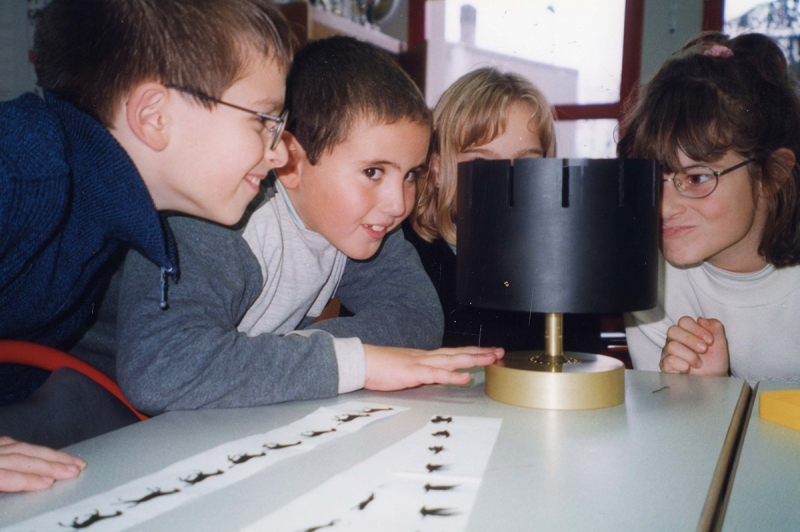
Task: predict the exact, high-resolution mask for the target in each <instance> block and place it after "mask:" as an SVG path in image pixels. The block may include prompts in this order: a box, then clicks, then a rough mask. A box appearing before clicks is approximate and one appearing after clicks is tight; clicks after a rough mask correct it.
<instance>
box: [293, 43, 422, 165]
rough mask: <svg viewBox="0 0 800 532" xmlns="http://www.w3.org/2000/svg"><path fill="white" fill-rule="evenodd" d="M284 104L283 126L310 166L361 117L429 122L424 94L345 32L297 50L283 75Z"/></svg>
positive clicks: (394, 66)
mask: <svg viewBox="0 0 800 532" xmlns="http://www.w3.org/2000/svg"><path fill="white" fill-rule="evenodd" d="M286 108H287V109H288V110H289V121H288V123H287V124H286V130H287V131H289V132H290V133H291V134H292V135H294V136H295V137H296V138H297V140H298V142H299V143H300V145H301V146H303V149H304V150H305V152H306V156H307V157H308V160H309V162H310V163H311V164H316V163H317V161H318V160H319V158H320V157H321V156H322V154H323V153H325V152H330V151H331V150H333V149H334V148H335V147H336V146H337V145H338V144H340V143H342V142H344V141H345V139H346V138H347V135H348V134H349V133H350V129H351V128H352V127H353V125H354V124H355V123H356V121H358V120H360V119H367V120H370V121H374V122H375V123H380V122H383V123H388V124H392V123H395V122H398V121H400V120H408V121H411V122H417V123H419V124H422V125H423V126H425V127H427V128H430V124H431V118H430V111H429V110H428V106H427V105H426V104H425V99H424V98H423V97H422V93H421V92H420V90H419V89H418V88H417V86H416V85H414V82H413V81H412V80H411V78H410V77H408V74H406V73H405V72H404V71H403V70H402V69H401V68H400V66H399V65H398V64H397V63H396V62H395V60H394V59H393V58H392V57H391V56H390V55H389V54H388V53H386V52H384V51H383V50H381V49H379V48H377V47H375V46H373V45H371V44H369V43H366V42H362V41H358V40H356V39H353V38H352V37H344V36H337V37H328V38H327V39H320V40H317V41H311V42H310V43H308V44H307V45H305V46H304V47H303V48H301V49H300V50H299V51H298V52H297V54H296V55H295V57H294V61H293V62H292V68H291V69H290V71H289V76H288V77H287V78H286Z"/></svg>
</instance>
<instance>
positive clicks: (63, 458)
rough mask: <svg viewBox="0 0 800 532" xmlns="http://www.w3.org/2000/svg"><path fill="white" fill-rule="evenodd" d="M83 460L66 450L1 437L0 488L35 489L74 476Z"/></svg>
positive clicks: (6, 489)
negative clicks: (65, 451)
mask: <svg viewBox="0 0 800 532" xmlns="http://www.w3.org/2000/svg"><path fill="white" fill-rule="evenodd" d="M85 467H86V462H84V461H83V460H81V459H80V458H77V457H74V456H70V455H68V454H67V453H64V452H61V451H56V450H54V449H49V448H47V447H41V446H39V445H32V444H30V443H24V442H18V441H16V440H14V439H12V438H9V437H7V436H2V437H0V491H38V490H42V489H47V488H49V487H50V486H52V485H53V482H55V481H56V480H65V479H69V478H74V477H76V476H78V475H79V474H80V472H81V471H82V470H83V469H84V468H85Z"/></svg>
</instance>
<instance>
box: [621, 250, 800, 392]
mask: <svg viewBox="0 0 800 532" xmlns="http://www.w3.org/2000/svg"><path fill="white" fill-rule="evenodd" d="M658 299H659V304H658V306H657V307H656V308H654V309H652V310H647V311H641V312H634V313H631V314H626V315H625V326H626V329H625V330H626V334H627V337H628V348H629V350H630V354H631V360H632V362H633V367H634V368H636V369H643V370H654V371H658V369H659V366H658V363H659V361H660V360H661V350H662V349H663V347H664V345H665V344H666V334H667V329H668V328H669V327H670V326H672V325H675V324H676V323H677V322H678V320H679V319H680V318H681V317H683V316H689V317H691V318H694V319H697V318H698V317H703V318H708V319H712V318H716V319H718V320H719V321H721V322H722V324H723V326H724V327H725V334H726V336H727V339H728V351H729V354H730V370H731V374H732V375H733V376H734V377H739V378H742V379H746V380H748V381H758V380H778V381H790V382H800V266H792V267H788V268H782V269H779V270H778V269H775V267H774V266H772V265H768V266H767V267H765V268H764V269H762V270H761V271H758V272H753V273H731V272H728V271H725V270H721V269H719V268H716V267H714V266H712V265H710V264H708V263H706V262H703V263H700V264H695V265H692V266H688V267H675V266H672V265H670V264H669V263H667V262H666V261H664V259H663V257H660V264H659V298H658Z"/></svg>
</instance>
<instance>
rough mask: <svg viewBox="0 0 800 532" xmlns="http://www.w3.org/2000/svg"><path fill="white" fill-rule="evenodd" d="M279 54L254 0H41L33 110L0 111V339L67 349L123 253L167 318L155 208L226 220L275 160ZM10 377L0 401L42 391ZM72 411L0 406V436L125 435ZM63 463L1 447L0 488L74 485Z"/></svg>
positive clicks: (56, 442) (164, 255)
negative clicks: (144, 266)
mask: <svg viewBox="0 0 800 532" xmlns="http://www.w3.org/2000/svg"><path fill="white" fill-rule="evenodd" d="M292 52H293V50H292V45H291V33H290V30H289V27H288V24H287V23H286V21H285V19H284V18H283V17H282V16H281V14H280V12H279V11H277V10H276V8H274V7H273V6H272V5H271V4H270V2H268V1H267V0H172V1H169V2H164V1H161V0H54V1H53V2H52V3H51V4H50V5H49V6H48V7H47V8H46V9H45V11H44V14H43V18H42V19H41V20H40V21H39V23H38V28H37V31H36V34H35V43H34V62H35V67H36V73H37V76H38V83H39V85H40V87H41V88H42V89H43V91H44V98H43V99H41V98H38V97H37V96H35V95H33V94H26V95H23V96H21V97H20V98H18V99H16V100H13V101H10V102H5V103H2V104H0V235H2V236H1V237H0V301H2V305H0V338H3V339H17V340H27V341H32V342H37V343H40V344H45V345H48V346H52V347H57V348H60V349H69V347H70V345H71V344H72V343H73V342H74V337H75V334H76V333H77V331H78V330H79V329H80V328H81V327H82V326H83V325H84V323H85V322H86V321H87V319H88V318H89V317H90V316H91V315H92V314H93V312H94V307H95V304H96V303H98V302H99V301H100V296H101V292H102V287H103V286H104V284H105V281H106V280H107V279H108V278H109V275H110V273H111V271H113V269H114V268H115V266H116V265H117V264H118V262H119V261H118V260H117V257H118V256H119V254H120V252H121V251H122V250H124V249H127V248H133V249H136V250H137V251H138V252H140V253H142V254H143V256H144V257H146V259H147V260H148V261H150V263H151V264H153V265H154V267H156V268H157V269H158V270H159V274H158V275H157V276H156V277H155V278H154V279H148V281H147V282H148V283H152V285H153V288H154V289H156V290H157V291H158V292H160V293H161V294H162V297H160V298H159V301H158V302H156V306H157V307H158V306H159V304H160V305H161V307H166V306H168V300H167V290H166V286H167V281H168V280H169V279H170V278H171V279H173V280H175V279H177V278H178V262H179V261H178V255H177V249H176V246H175V242H174V239H173V237H172V234H171V232H170V230H169V228H168V226H167V225H166V224H165V223H164V220H163V219H162V216H161V214H160V213H159V211H179V212H183V213H187V214H191V215H194V216H197V217H200V218H206V219H209V220H212V221H214V222H216V223H219V224H223V225H231V224H235V223H236V222H238V221H239V220H240V218H241V217H242V214H243V213H244V210H245V208H246V206H247V205H248V204H249V203H250V201H251V200H252V199H253V198H254V197H255V196H256V194H257V192H258V190H259V185H260V182H261V180H262V179H264V178H265V177H266V175H267V174H268V173H269V171H270V170H271V169H272V168H275V167H278V166H282V165H283V164H284V163H285V162H286V158H287V151H286V147H285V145H284V144H283V143H282V142H281V141H280V129H281V128H282V124H283V121H284V120H285V114H282V110H283V100H284V93H285V76H286V72H287V70H288V66H289V64H290V61H291V56H292ZM173 87H181V89H175V88H173ZM222 101H224V102H230V103H231V104H232V105H234V106H236V107H237V108H238V107H240V108H242V109H247V110H250V109H252V110H254V112H255V115H251V114H249V113H245V112H242V111H240V110H238V109H234V108H231V107H230V106H229V104H226V105H219V102H222ZM21 371H23V370H20V368H17V367H10V366H2V365H0V390H2V395H3V396H4V397H3V398H2V399H3V400H4V402H6V403H8V402H15V401H17V400H19V399H21V398H23V397H24V396H25V395H26V394H27V393H29V392H30V388H32V387H34V386H35V385H36V384H38V383H39V382H41V378H38V379H34V380H38V382H35V383H28V384H27V385H26V386H25V387H23V389H18V388H19V387H16V388H17V389H15V385H16V384H17V383H18V382H21V381H24V380H25V379H23V377H22V373H21ZM106 371H110V372H113V367H112V369H111V370H108V369H106ZM75 375H76V374H74V373H72V372H71V371H70V370H57V371H56V372H54V373H53V374H52V375H51V376H50V378H49V379H48V382H47V389H48V390H53V389H54V388H55V389H61V390H65V394H66V397H65V396H64V395H61V396H59V397H60V399H59V403H63V404H66V403H73V404H77V405H83V404H92V405H93V406H96V405H97V404H98V401H100V399H97V398H96V397H94V396H91V395H90V396H88V397H84V396H81V395H80V393H82V392H80V393H79V392H78V391H77V390H79V389H83V388H81V385H80V383H76V382H75V379H76V378H77V379H78V381H80V377H76V376H75ZM29 380H30V379H29ZM73 392H74V393H73ZM87 393H88V392H87ZM39 402H41V401H39ZM15 406H16V405H15ZM65 408H66V407H65ZM81 410H82V409H80V408H75V407H73V408H72V409H71V410H66V409H65V410H58V409H57V410H54V411H50V410H48V411H46V413H45V414H43V415H42V416H37V418H36V419H29V420H27V422H25V423H21V424H20V423H16V424H15V420H19V419H20V417H19V416H16V417H15V416H14V415H13V411H10V410H7V409H5V411H3V412H0V434H4V433H5V434H7V435H11V436H13V437H15V438H17V439H20V438H21V439H26V441H39V442H47V443H48V444H49V445H52V446H62V445H67V444H69V443H71V442H72V441H77V440H79V439H83V438H86V437H90V436H92V435H95V434H97V433H98V432H102V431H106V430H111V429H113V428H115V427H116V426H119V424H121V423H124V422H127V420H120V419H115V418H114V415H112V414H109V415H110V416H111V417H110V418H109V419H104V418H103V416H102V415H98V414H97V411H96V410H95V411H94V413H93V414H91V415H88V414H84V415H83V417H81ZM134 419H135V418H134ZM45 422H51V423H54V424H55V426H50V427H49V428H48V427H46V426H44V423H45ZM59 424H60V425H59ZM67 433H69V435H68V436H67V435H66V434H67ZM26 435H30V436H32V437H31V438H27V436H26ZM65 438H66V439H65ZM20 456H22V458H23V459H22V460H20V458H19V457H20ZM65 456H66V455H63V456H62V455H57V456H56V455H53V454H50V453H49V452H48V451H46V450H45V451H42V450H41V449H40V448H33V447H31V446H28V445H26V444H21V443H19V442H14V441H8V440H6V439H3V440H0V491H4V490H5V491H14V490H33V489H43V488H46V487H48V486H49V485H51V484H52V482H53V481H54V479H57V478H68V477H70V476H75V475H76V474H77V473H78V472H79V469H80V467H81V464H80V463H79V462H77V461H75V460H71V459H70V458H69V457H66V458H65ZM25 457H27V459H26V458H25ZM31 463H36V464H38V465H37V466H36V467H32V466H31ZM62 466H64V467H62ZM76 466H77V467H76ZM25 471H27V472H31V471H33V472H35V474H26V473H24V472H25Z"/></svg>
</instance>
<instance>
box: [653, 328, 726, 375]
mask: <svg viewBox="0 0 800 532" xmlns="http://www.w3.org/2000/svg"><path fill="white" fill-rule="evenodd" d="M659 366H660V367H661V371H663V372H665V373H685V374H689V375H717V376H727V375H728V370H729V368H730V358H729V355H728V339H727V337H726V336H725V327H723V326H722V323H721V322H720V321H719V320H714V319H712V320H709V319H706V318H697V320H694V319H692V318H690V317H689V316H684V317H682V318H681V319H680V320H678V324H677V325H673V326H672V327H670V328H669V329H667V344H666V345H665V346H664V349H663V350H662V351H661V363H660V364H659Z"/></svg>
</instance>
